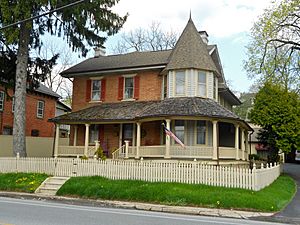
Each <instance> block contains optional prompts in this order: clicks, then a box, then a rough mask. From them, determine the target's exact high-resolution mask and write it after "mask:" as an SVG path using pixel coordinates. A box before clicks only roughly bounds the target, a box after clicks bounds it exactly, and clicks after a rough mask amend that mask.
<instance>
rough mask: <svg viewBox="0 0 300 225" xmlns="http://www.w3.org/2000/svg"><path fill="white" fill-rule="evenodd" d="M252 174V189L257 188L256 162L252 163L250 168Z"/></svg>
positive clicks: (255, 189)
mask: <svg viewBox="0 0 300 225" xmlns="http://www.w3.org/2000/svg"><path fill="white" fill-rule="evenodd" d="M252 176H253V184H252V185H253V187H252V189H253V190H254V191H257V190H258V185H257V170H256V164H255V163H253V169H252Z"/></svg>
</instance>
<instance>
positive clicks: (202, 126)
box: [197, 120, 206, 145]
mask: <svg viewBox="0 0 300 225" xmlns="http://www.w3.org/2000/svg"><path fill="white" fill-rule="evenodd" d="M205 140H206V121H203V120H198V121H197V144H198V145H199V144H200V145H205V143H206V141H205Z"/></svg>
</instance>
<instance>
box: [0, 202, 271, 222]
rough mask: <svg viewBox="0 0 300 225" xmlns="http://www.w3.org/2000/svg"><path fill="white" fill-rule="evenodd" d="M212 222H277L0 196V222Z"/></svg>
mask: <svg viewBox="0 0 300 225" xmlns="http://www.w3.org/2000/svg"><path fill="white" fill-rule="evenodd" d="M58 224H62V225H69V224H70V225H79V224H80V225H94V224H97V225H104V224H105V225H161V224H164V225H182V224H184V225H196V224H197V225H200V224H201V225H202V224H203V225H211V224H216V225H218V224H223V225H224V224H226V225H238V224H245V225H247V224H248V225H250V224H257V225H271V224H274V223H267V222H259V221H249V220H237V219H230V218H220V217H204V216H189V215H179V214H170V213H157V212H148V211H138V210H127V209H115V208H101V207H89V206H77V205H67V204H63V203H53V202H46V201H37V200H23V199H11V198H0V225H58Z"/></svg>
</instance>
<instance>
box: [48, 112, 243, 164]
mask: <svg viewBox="0 0 300 225" xmlns="http://www.w3.org/2000/svg"><path fill="white" fill-rule="evenodd" d="M162 123H164V124H165V126H166V128H167V129H169V130H171V131H172V132H173V133H174V134H175V135H176V136H177V137H178V138H179V139H180V140H181V141H182V142H183V143H184V145H185V147H184V148H183V147H181V146H180V145H178V144H177V143H176V142H175V141H174V140H173V139H172V138H170V137H169V136H167V135H165V133H164V129H163V126H162V125H161V124H162ZM59 126H60V124H56V136H55V147H54V156H55V157H59V156H77V155H79V156H80V155H85V156H89V157H92V156H93V155H94V153H95V151H96V149H97V148H98V147H99V146H101V147H102V148H103V150H104V152H105V153H106V154H107V156H108V157H110V158H113V159H120V158H122V159H130V158H131V159H133V158H134V159H141V158H165V159H205V160H219V159H231V160H232V159H233V160H247V159H248V154H249V153H248V143H247V142H248V138H247V137H248V128H247V126H245V124H244V123H242V122H239V121H237V120H228V119H212V118H201V117H188V118H184V117H169V118H156V119H154V118H153V119H148V120H140V121H118V122H105V123H103V122H102V123H101V122H89V123H81V124H79V123H78V124H76V123H72V124H71V127H72V129H71V138H70V139H71V143H70V146H61V145H59V135H57V133H58V132H57V130H59Z"/></svg>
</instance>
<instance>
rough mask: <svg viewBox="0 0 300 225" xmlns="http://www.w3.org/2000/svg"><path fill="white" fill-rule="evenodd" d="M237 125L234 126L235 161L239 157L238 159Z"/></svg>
mask: <svg viewBox="0 0 300 225" xmlns="http://www.w3.org/2000/svg"><path fill="white" fill-rule="evenodd" d="M239 127H240V126H239V125H238V124H236V125H235V144H234V146H235V159H236V160H239V159H240V157H239Z"/></svg>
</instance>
